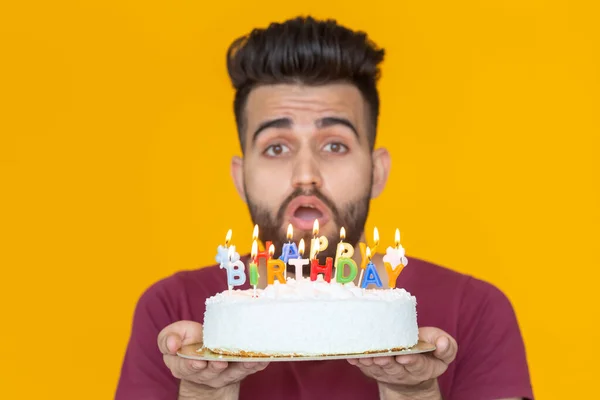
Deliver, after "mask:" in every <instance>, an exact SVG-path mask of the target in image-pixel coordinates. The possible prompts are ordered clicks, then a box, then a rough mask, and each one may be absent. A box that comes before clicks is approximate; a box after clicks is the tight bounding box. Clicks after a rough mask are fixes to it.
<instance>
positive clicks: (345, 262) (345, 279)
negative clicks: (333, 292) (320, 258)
mask: <svg viewBox="0 0 600 400" xmlns="http://www.w3.org/2000/svg"><path fill="white" fill-rule="evenodd" d="M346 266H348V267H349V268H350V272H349V273H348V275H344V271H345V267H346ZM338 270H339V273H338ZM335 273H336V276H335V278H336V281H337V282H338V283H350V282H352V281H353V280H354V278H356V275H357V274H358V266H357V265H356V262H354V260H353V259H351V258H347V257H340V258H339V259H338V262H337V264H336V266H335Z"/></svg>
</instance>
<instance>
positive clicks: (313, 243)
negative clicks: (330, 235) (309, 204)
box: [309, 219, 319, 260]
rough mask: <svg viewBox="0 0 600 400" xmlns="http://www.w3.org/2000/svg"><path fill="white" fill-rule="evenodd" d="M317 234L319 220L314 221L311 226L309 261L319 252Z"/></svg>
mask: <svg viewBox="0 0 600 400" xmlns="http://www.w3.org/2000/svg"><path fill="white" fill-rule="evenodd" d="M318 234H319V220H318V219H315V222H314V224H313V238H312V239H311V240H310V257H309V258H310V260H314V259H315V258H316V257H317V253H318V252H319V248H318V242H317V235H318Z"/></svg>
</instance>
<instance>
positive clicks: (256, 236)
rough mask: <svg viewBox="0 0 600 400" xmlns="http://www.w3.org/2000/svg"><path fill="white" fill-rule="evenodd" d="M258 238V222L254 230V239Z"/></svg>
mask: <svg viewBox="0 0 600 400" xmlns="http://www.w3.org/2000/svg"><path fill="white" fill-rule="evenodd" d="M256 239H258V224H257V225H254V231H252V240H256Z"/></svg>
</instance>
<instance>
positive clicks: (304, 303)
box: [204, 275, 419, 356]
mask: <svg viewBox="0 0 600 400" xmlns="http://www.w3.org/2000/svg"><path fill="white" fill-rule="evenodd" d="M255 294H256V296H255ZM418 336H419V331H418V326H417V311H416V299H415V297H414V296H412V295H411V294H410V293H408V292H407V291H406V290H404V289H361V288H359V287H357V286H356V285H354V283H346V284H340V283H337V282H334V281H332V282H331V283H328V282H326V281H324V280H323V279H322V276H320V275H319V277H318V279H317V280H316V281H311V280H310V279H308V278H300V279H299V280H294V279H291V278H290V279H287V282H286V283H285V284H280V283H279V282H278V281H276V282H275V283H274V284H272V285H268V286H267V287H266V288H264V289H256V291H255V290H254V289H247V290H231V291H228V290H226V291H224V292H221V293H219V294H217V295H215V296H213V297H210V298H209V299H207V300H206V312H205V315H204V347H205V348H208V349H209V350H211V351H213V352H215V353H220V354H228V355H240V356H324V355H340V354H358V353H375V352H382V351H389V350H392V351H396V350H402V349H406V348H410V347H412V346H414V345H416V344H417V341H418Z"/></svg>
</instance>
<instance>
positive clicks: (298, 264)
mask: <svg viewBox="0 0 600 400" xmlns="http://www.w3.org/2000/svg"><path fill="white" fill-rule="evenodd" d="M298 251H299V253H300V254H299V255H298V258H290V259H289V260H288V263H289V264H290V265H293V266H294V267H295V268H296V280H300V278H302V267H304V266H305V265H308V264H310V260H309V259H308V258H302V256H303V255H304V239H300V245H299V246H298Z"/></svg>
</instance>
